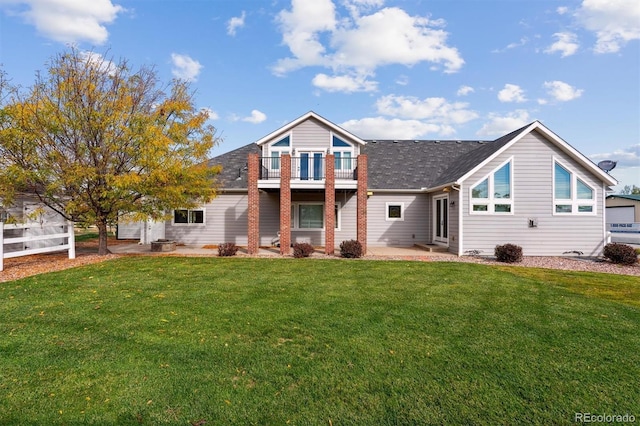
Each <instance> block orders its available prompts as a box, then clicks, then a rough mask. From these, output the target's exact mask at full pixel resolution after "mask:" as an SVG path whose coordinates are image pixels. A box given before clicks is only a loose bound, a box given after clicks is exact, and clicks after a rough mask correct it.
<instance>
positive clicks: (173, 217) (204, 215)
mask: <svg viewBox="0 0 640 426" xmlns="http://www.w3.org/2000/svg"><path fill="white" fill-rule="evenodd" d="M176 210H186V211H187V217H191V212H196V211H198V212H200V211H201V212H202V223H192V222H190V223H176ZM206 224H207V211H206V209H205V208H204V207H203V208H197V209H173V211H172V213H171V225H172V226H204V225H206Z"/></svg>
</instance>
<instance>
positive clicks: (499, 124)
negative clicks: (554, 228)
mask: <svg viewBox="0 0 640 426" xmlns="http://www.w3.org/2000/svg"><path fill="white" fill-rule="evenodd" d="M70 45H73V46H76V47H77V48H79V49H80V50H83V51H85V50H86V51H92V52H94V53H96V54H101V55H103V56H106V57H113V58H115V59H116V60H118V59H126V60H127V61H128V62H129V64H130V65H131V66H132V67H133V68H134V69H137V68H139V67H141V66H155V68H156V70H157V73H158V76H159V78H160V79H161V80H162V81H164V82H170V81H171V79H173V78H180V79H184V80H187V81H189V82H190V83H191V88H192V89H193V90H194V91H195V103H196V105H197V106H198V108H206V109H207V110H208V111H209V112H210V115H209V116H210V120H211V124H213V125H214V126H215V127H216V129H217V135H218V136H219V137H220V139H221V143H220V144H219V145H218V146H217V147H216V148H214V149H213V151H212V155H219V154H222V153H224V152H227V151H230V150H233V149H236V148H239V147H241V146H244V145H246V144H249V143H252V142H255V141H257V140H258V139H260V138H262V137H263V136H265V135H267V134H269V133H271V132H272V131H274V130H276V129H278V128H279V127H281V126H282V125H284V124H286V123H288V122H290V121H292V120H294V119H296V118H298V117H300V116H302V115H304V114H305V113H307V112H309V111H314V112H316V113H318V114H320V115H321V116H323V117H324V118H326V119H328V120H329V121H331V122H333V123H335V124H337V125H339V126H342V127H343V128H345V129H346V130H348V131H351V132H352V133H354V134H356V135H357V136H359V137H361V138H363V139H455V140H460V139H462V140H493V139H496V138H498V137H499V136H502V135H504V134H506V133H509V132H511V131H513V130H515V129H517V128H519V127H522V126H523V125H525V124H528V123H530V122H532V121H534V120H540V121H541V122H542V123H543V124H545V125H546V126H547V127H548V128H550V129H551V130H552V131H553V132H555V133H556V134H557V135H559V136H560V137H561V138H563V139H564V140H565V141H567V142H568V143H569V144H571V145H572V146H573V147H574V148H576V149H577V150H579V151H580V152H582V153H583V154H584V155H586V156H587V157H588V158H589V159H591V160H592V161H594V162H595V163H597V162H599V161H602V160H614V161H617V162H618V165H617V167H616V169H614V170H613V171H612V172H611V174H612V175H613V176H614V177H615V178H616V179H618V181H619V185H618V186H616V187H615V189H616V190H619V189H621V188H622V187H623V186H624V185H636V186H640V1H638V0H576V1H570V0H566V1H565V0H553V1H547V0H499V1H498V0H429V1H423V0H411V1H409V0H270V1H262V0H91V1H88V0H0V65H1V67H2V69H3V70H4V71H5V72H6V73H7V74H8V77H9V78H11V79H12V82H13V83H14V84H19V85H22V86H24V87H29V86H30V85H32V84H33V82H34V81H35V75H36V72H37V71H46V67H47V62H48V61H49V60H50V59H51V58H52V57H53V56H54V55H56V54H58V53H60V52H63V51H64V50H65V49H67V48H68V47H69V46H70Z"/></svg>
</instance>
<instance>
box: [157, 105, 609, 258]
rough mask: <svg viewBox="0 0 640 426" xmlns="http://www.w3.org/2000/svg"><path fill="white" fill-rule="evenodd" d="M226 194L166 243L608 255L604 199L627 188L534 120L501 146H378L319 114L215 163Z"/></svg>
mask: <svg viewBox="0 0 640 426" xmlns="http://www.w3.org/2000/svg"><path fill="white" fill-rule="evenodd" d="M210 164H211V165H217V164H220V165H222V166H223V171H222V173H221V174H220V175H219V177H218V179H219V182H218V183H219V188H220V190H219V192H218V196H217V197H216V198H215V199H214V200H213V201H212V202H211V203H209V204H207V205H204V206H202V207H201V208H198V209H191V210H176V211H175V212H174V214H173V218H172V220H170V221H167V222H166V224H165V225H166V226H165V237H166V238H168V239H174V240H176V241H179V242H181V243H185V244H216V243H222V242H233V243H236V244H238V245H243V246H248V249H249V252H256V251H257V249H258V247H259V246H268V245H271V244H272V242H273V241H275V240H276V239H277V238H278V236H279V239H280V242H281V244H280V246H281V251H282V252H288V251H289V246H290V243H294V242H302V241H304V242H309V243H311V244H313V245H316V246H324V247H325V250H326V251H327V252H328V253H332V252H333V251H334V250H336V248H337V247H338V245H339V243H340V242H341V241H343V240H348V239H358V240H359V241H360V242H361V243H363V245H365V247H366V246H369V247H372V246H412V245H414V244H435V245H439V246H442V247H446V248H447V249H448V251H450V252H452V253H454V254H457V255H465V254H469V253H481V254H493V250H494V248H495V246H496V245H498V244H505V243H513V244H518V245H520V246H522V247H523V252H524V254H525V255H533V256H536V255H562V254H565V253H569V252H572V253H577V252H582V253H584V254H585V255H598V254H600V253H601V251H602V248H603V246H604V244H605V242H606V229H605V219H604V216H605V197H606V192H607V190H608V188H609V186H611V185H615V184H616V183H617V182H616V180H615V179H614V178H612V177H611V176H609V175H608V174H607V173H605V172H604V171H602V170H600V169H599V168H598V167H597V166H596V165H595V164H594V163H592V162H591V161H590V160H589V159H587V158H586V157H585V156H584V155H582V154H581V153H580V152H578V151H577V150H576V149H574V148H573V147H572V146H571V145H569V144H568V143H566V142H565V141H563V140H562V139H561V138H560V137H558V136H557V135H556V134H554V133H553V132H552V131H550V130H549V129H548V128H546V127H545V126H544V125H543V124H542V123H540V122H538V121H535V122H533V123H531V124H528V125H526V126H524V127H522V128H520V129H518V130H516V131H514V132H512V133H509V134H508V135H505V136H503V137H501V138H498V139H496V140H494V141H455V140H454V141H444V140H442V141H438V140H368V141H365V140H363V139H360V138H359V137H358V136H356V135H354V134H352V133H349V132H347V131H346V130H344V129H342V128H341V127H339V126H337V125H335V124H333V123H331V122H330V121H328V120H326V119H325V118H323V117H321V116H319V115H317V114H315V113H314V112H309V113H307V114H305V115H303V116H301V117H299V118H298V119H296V120H294V121H292V122H291V123H289V124H287V125H285V126H283V127H281V128H280V129H278V130H276V131H274V132H272V133H270V134H269V135H267V136H265V137H264V138H262V139H260V140H259V141H257V142H256V143H252V144H249V145H246V146H244V147H241V148H239V149H236V150H234V151H231V152H228V153H226V154H222V155H220V156H218V157H216V158H213V159H212V160H210Z"/></svg>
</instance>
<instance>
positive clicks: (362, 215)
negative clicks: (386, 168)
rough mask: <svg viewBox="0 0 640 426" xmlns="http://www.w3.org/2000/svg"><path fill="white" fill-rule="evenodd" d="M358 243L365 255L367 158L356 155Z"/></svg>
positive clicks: (364, 155)
mask: <svg viewBox="0 0 640 426" xmlns="http://www.w3.org/2000/svg"><path fill="white" fill-rule="evenodd" d="M357 177H358V190H357V193H356V195H357V199H358V212H357V227H358V241H360V244H362V251H363V253H365V254H366V253H367V156H366V154H360V155H358V176H357Z"/></svg>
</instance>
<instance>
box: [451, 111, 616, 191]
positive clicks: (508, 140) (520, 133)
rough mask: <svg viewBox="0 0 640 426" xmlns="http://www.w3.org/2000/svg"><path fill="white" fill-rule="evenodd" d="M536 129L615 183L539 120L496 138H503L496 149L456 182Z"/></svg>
mask: <svg viewBox="0 0 640 426" xmlns="http://www.w3.org/2000/svg"><path fill="white" fill-rule="evenodd" d="M534 130H535V131H537V132H538V133H540V134H541V135H542V136H543V137H544V138H545V139H547V140H548V141H549V142H551V143H552V144H554V145H555V146H556V147H557V148H559V149H560V150H562V151H564V152H565V153H566V154H567V155H569V156H570V157H571V158H573V159H574V160H575V161H576V162H578V163H579V164H580V165H582V166H583V167H584V168H586V169H587V170H589V171H591V173H593V174H594V175H596V176H598V178H600V180H602V181H603V182H605V183H606V184H607V185H616V184H617V183H618V181H617V180H616V179H615V178H614V177H612V176H610V175H609V174H607V173H606V172H605V171H604V170H602V169H601V168H599V167H598V166H597V165H596V164H595V163H594V162H593V161H591V160H589V159H588V158H587V157H585V156H584V155H583V154H582V153H580V152H579V151H578V150H577V149H575V148H574V147H572V146H571V145H569V144H568V143H567V142H566V141H564V140H563V139H562V138H560V137H559V136H558V135H556V134H555V133H553V132H552V131H551V130H550V129H549V128H547V127H546V126H545V125H544V124H542V123H541V122H540V121H537V120H536V121H534V122H533V123H531V124H529V125H527V126H524V127H521V128H520V129H518V130H516V131H515V132H511V133H509V134H508V135H505V136H503V137H502V138H499V139H496V140H495V142H498V141H500V140H501V139H505V140H504V141H502V143H501V145H502V146H500V148H498V149H496V150H495V151H494V152H493V153H492V154H491V155H489V156H488V157H487V158H485V159H484V160H483V161H481V162H480V163H478V164H477V165H476V166H475V167H473V168H472V169H470V170H469V171H467V172H466V173H465V174H464V175H463V176H462V177H460V178H459V179H458V180H457V182H456V183H459V182H462V181H464V180H465V179H466V178H468V177H469V176H471V175H472V174H473V173H475V172H476V171H477V170H478V169H480V168H481V167H483V166H485V165H486V164H487V163H488V162H489V161H491V160H493V158H495V157H496V156H498V155H500V154H501V153H502V152H503V151H505V150H507V149H509V147H511V146H512V145H513V144H514V143H516V142H518V141H519V140H520V139H522V138H523V137H524V136H525V135H527V134H529V133H531V132H533V131H534Z"/></svg>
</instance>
